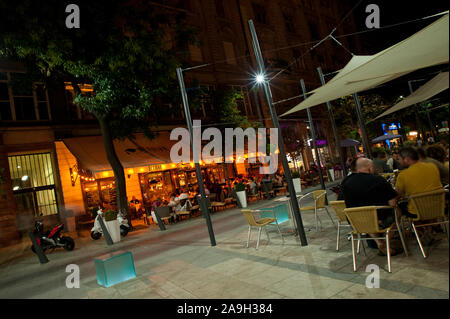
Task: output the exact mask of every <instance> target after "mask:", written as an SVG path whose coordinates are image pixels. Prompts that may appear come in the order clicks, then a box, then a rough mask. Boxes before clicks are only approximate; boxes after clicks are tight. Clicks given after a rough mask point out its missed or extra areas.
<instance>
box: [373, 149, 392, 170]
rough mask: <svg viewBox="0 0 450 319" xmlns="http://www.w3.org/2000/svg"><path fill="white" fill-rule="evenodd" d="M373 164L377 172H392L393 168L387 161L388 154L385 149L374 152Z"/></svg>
mask: <svg viewBox="0 0 450 319" xmlns="http://www.w3.org/2000/svg"><path fill="white" fill-rule="evenodd" d="M373 157H374V159H373V166H374V169H375V174H381V173H392V169H391V168H390V167H389V165H388V164H387V163H386V162H387V156H386V152H385V151H378V152H373Z"/></svg>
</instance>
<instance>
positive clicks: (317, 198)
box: [298, 189, 336, 231]
mask: <svg viewBox="0 0 450 319" xmlns="http://www.w3.org/2000/svg"><path fill="white" fill-rule="evenodd" d="M326 194H327V192H326V191H325V190H323V189H321V190H316V191H313V192H310V193H308V194H306V195H303V196H301V197H300V199H299V200H298V202H299V203H298V204H299V207H300V211H301V212H304V211H314V219H315V222H316V231H318V230H319V222H320V228H321V229H322V221H321V220H320V218H319V215H318V214H317V212H318V210H319V209H325V210H326V212H327V214H328V216H329V217H330V220H331V222H332V223H333V225H334V227H336V225H335V224H334V220H333V218H332V217H331V215H330V212H329V211H328V207H327V206H325V196H326ZM308 196H313V197H314V206H303V207H302V206H301V201H302V200H304V199H305V198H307V197H308Z"/></svg>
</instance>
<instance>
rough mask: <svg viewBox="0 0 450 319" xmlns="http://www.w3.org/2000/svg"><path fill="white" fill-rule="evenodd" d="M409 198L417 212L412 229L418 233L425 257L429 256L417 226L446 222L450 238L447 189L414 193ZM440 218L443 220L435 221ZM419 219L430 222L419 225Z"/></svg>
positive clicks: (412, 220)
mask: <svg viewBox="0 0 450 319" xmlns="http://www.w3.org/2000/svg"><path fill="white" fill-rule="evenodd" d="M409 200H410V201H411V203H412V205H413V206H414V207H415V208H416V212H417V217H416V218H412V219H410V222H411V225H412V229H413V230H414V234H415V235H416V239H417V243H418V244H419V247H420V250H421V252H422V255H423V258H427V255H426V254H425V251H424V249H423V245H422V242H421V240H420V237H419V234H418V233H417V228H418V227H425V226H430V225H438V224H444V225H445V231H446V232H447V240H448V217H447V216H445V189H444V188H442V189H438V190H435V191H431V192H425V193H420V194H414V195H411V196H410V197H409ZM439 219H441V221H434V220H439ZM419 221H421V222H428V223H425V224H419V225H417V224H416V223H417V222H419Z"/></svg>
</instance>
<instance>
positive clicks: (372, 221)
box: [344, 206, 395, 272]
mask: <svg viewBox="0 0 450 319" xmlns="http://www.w3.org/2000/svg"><path fill="white" fill-rule="evenodd" d="M383 207H384V206H383ZM378 208H381V207H377V206H362V207H353V208H346V209H344V213H345V216H346V217H347V218H348V220H349V221H350V224H351V225H352V228H353V232H352V255H353V271H356V254H355V240H357V241H358V243H359V241H360V240H369V239H383V240H386V251H387V262H388V271H389V272H391V252H390V243H389V232H390V231H391V230H392V227H393V226H394V225H395V221H394V222H393V223H392V224H391V225H390V226H389V227H387V228H385V229H380V226H379V224H378V216H377V209H378ZM363 234H380V235H384V236H383V237H377V238H372V237H369V238H361V235H363ZM355 235H357V236H358V238H357V239H355ZM363 248H364V245H363Z"/></svg>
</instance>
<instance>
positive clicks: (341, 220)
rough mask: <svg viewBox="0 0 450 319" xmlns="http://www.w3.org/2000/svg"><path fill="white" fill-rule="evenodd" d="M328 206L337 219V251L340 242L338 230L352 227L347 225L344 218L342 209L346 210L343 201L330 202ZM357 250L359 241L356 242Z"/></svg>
mask: <svg viewBox="0 0 450 319" xmlns="http://www.w3.org/2000/svg"><path fill="white" fill-rule="evenodd" d="M330 206H331V207H332V208H333V209H334V212H335V213H336V216H337V218H338V222H337V239H336V250H337V251H339V241H340V230H341V227H342V226H344V227H352V225H350V224H349V223H348V220H347V217H346V216H345V213H344V209H345V208H346V206H345V201H343V200H336V201H331V202H330ZM358 248H359V241H358ZM358 251H359V249H358Z"/></svg>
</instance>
